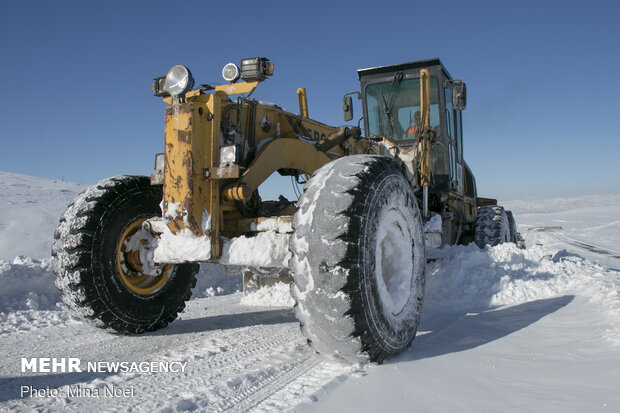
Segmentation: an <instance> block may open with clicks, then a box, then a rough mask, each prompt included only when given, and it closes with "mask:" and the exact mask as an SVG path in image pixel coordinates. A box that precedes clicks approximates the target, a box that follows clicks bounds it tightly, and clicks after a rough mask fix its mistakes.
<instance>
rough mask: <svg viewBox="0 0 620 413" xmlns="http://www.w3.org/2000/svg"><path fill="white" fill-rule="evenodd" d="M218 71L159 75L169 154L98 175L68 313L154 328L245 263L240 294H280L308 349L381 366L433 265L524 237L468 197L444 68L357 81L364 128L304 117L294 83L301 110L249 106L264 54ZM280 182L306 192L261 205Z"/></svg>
mask: <svg viewBox="0 0 620 413" xmlns="http://www.w3.org/2000/svg"><path fill="white" fill-rule="evenodd" d="M222 75H223V77H224V79H225V80H226V82H227V83H226V84H224V85H219V86H211V85H209V84H203V85H201V86H200V87H197V88H194V80H193V77H192V74H191V72H190V71H189V69H188V68H186V67H184V66H182V65H178V66H174V67H173V68H172V69H170V71H169V72H168V74H167V75H166V76H162V77H158V78H156V79H155V80H154V82H153V90H154V93H155V95H156V96H159V97H162V98H163V100H164V102H165V103H166V104H167V107H166V110H165V143H164V152H163V153H160V154H157V155H156V157H155V169H154V171H153V173H152V174H151V176H150V178H149V177H146V176H117V177H113V178H109V179H104V180H102V181H100V182H98V183H97V184H95V185H93V186H92V187H90V188H88V189H87V190H86V191H84V192H83V193H82V194H80V195H79V196H78V197H77V198H76V199H75V200H74V202H73V203H72V204H71V205H69V207H68V209H67V211H66V212H65V214H64V215H63V216H62V218H61V220H60V224H59V226H58V229H57V230H56V233H55V239H56V241H55V243H54V245H53V247H52V255H53V257H54V270H55V272H56V274H57V279H56V285H57V287H58V288H59V290H60V291H61V295H62V298H63V300H64V302H65V303H66V305H67V307H68V308H69V309H70V311H71V312H72V313H73V314H75V315H76V316H78V317H80V318H82V319H84V320H88V321H90V322H91V323H93V324H95V325H97V326H100V327H103V328H107V329H111V330H114V331H116V332H120V333H141V332H145V331H153V330H157V329H160V328H163V327H165V326H166V325H167V324H168V323H170V322H171V321H173V320H174V319H175V318H176V317H177V314H178V313H179V312H180V311H182V310H183V308H184V307H185V302H186V301H187V300H188V299H189V298H190V295H191V289H192V287H193V286H194V285H195V283H196V279H195V276H196V273H197V272H198V269H199V265H198V263H199V262H210V263H220V264H223V265H238V266H244V267H245V268H247V270H246V274H245V276H246V278H245V280H244V281H245V283H246V284H251V283H252V282H254V284H256V285H261V284H265V283H267V282H268V281H265V280H267V279H269V277H268V276H267V275H268V274H276V275H277V276H278V277H279V279H288V281H290V282H291V292H292V295H293V298H294V299H295V301H296V306H295V314H296V316H297V318H298V319H299V321H300V324H301V329H302V332H303V334H304V335H305V336H306V338H307V339H308V342H309V343H310V345H311V346H312V347H313V348H314V349H315V350H316V351H318V352H320V353H322V354H325V355H327V356H328V357H332V358H335V359H340V360H346V361H350V362H358V361H364V360H371V361H376V362H381V361H382V360H383V359H385V358H386V357H389V356H391V355H394V354H397V353H399V352H401V351H403V350H404V349H406V348H407V347H408V346H409V345H410V343H411V341H412V340H413V338H414V336H415V333H416V328H417V325H418V322H419V320H420V313H421V309H422V301H423V296H424V281H425V266H426V262H427V253H432V250H433V249H434V248H437V247H440V246H442V245H446V244H447V245H451V244H458V243H469V242H475V243H476V244H477V245H479V246H480V247H481V248H482V247H484V246H485V245H486V244H490V245H495V244H498V243H501V242H520V238H519V236H518V234H517V232H516V226H515V222H514V219H513V217H512V214H511V213H510V212H509V211H505V210H504V209H503V208H502V207H500V206H497V205H496V204H497V202H496V201H495V200H493V199H487V198H479V197H477V193H476V184H475V180H474V177H473V175H472V173H471V171H470V169H469V167H468V166H467V164H466V163H465V161H464V160H463V139H462V117H461V112H462V110H464V109H465V105H466V88H465V84H464V83H463V82H462V81H460V80H455V79H453V78H452V77H451V76H450V74H449V73H448V71H447V70H446V69H445V68H444V66H443V65H442V63H441V62H440V61H439V59H431V60H424V61H416V62H410V63H403V64H397V65H391V66H381V67H373V68H368V69H362V70H359V71H358V75H359V79H360V86H361V92H354V93H349V94H347V95H345V96H344V98H343V111H344V118H345V121H350V120H352V119H353V97H354V96H357V97H358V98H359V99H361V101H362V107H363V117H362V119H361V120H360V123H359V125H362V123H363V130H364V133H362V128H361V127H358V126H352V127H347V126H343V127H333V126H328V125H325V124H323V123H320V122H318V121H316V120H312V119H310V118H309V117H308V106H307V100H306V95H305V90H304V89H298V90H297V94H298V98H299V113H298V114H297V113H290V112H287V111H285V110H283V109H282V108H280V107H279V106H277V105H275V104H269V103H265V102H261V101H257V100H254V99H251V98H250V95H252V93H253V92H254V91H255V89H256V88H257V87H258V86H259V84H260V82H262V81H264V80H265V79H267V78H268V77H269V76H272V75H273V64H272V63H271V62H270V61H269V60H268V59H266V58H249V59H243V60H242V61H241V63H240V65H236V64H233V63H229V64H227V65H226V66H225V67H224V69H223V71H222ZM362 121H363V122H362ZM275 172H277V173H279V174H280V175H284V176H291V177H292V179H294V180H296V181H297V183H302V184H304V191H303V194H302V195H301V196H300V197H299V199H297V200H292V201H289V200H287V199H286V198H284V197H282V196H281V197H280V198H279V199H277V200H263V199H262V198H261V196H260V191H259V189H260V186H261V184H263V183H264V182H265V181H266V180H267V178H269V177H270V176H271V175H272V174H273V173H275ZM252 274H254V276H252ZM256 274H258V276H256Z"/></svg>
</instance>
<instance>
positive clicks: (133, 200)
mask: <svg viewBox="0 0 620 413" xmlns="http://www.w3.org/2000/svg"><path fill="white" fill-rule="evenodd" d="M161 199H162V189H161V187H156V186H151V185H150V182H149V179H148V178H147V177H143V176H119V177H114V178H109V179H104V180H102V181H100V182H98V183H97V184H95V185H93V186H91V187H90V188H88V189H87V190H86V191H84V192H83V193H81V194H80V195H78V197H77V198H76V199H75V201H74V202H73V203H72V204H71V205H69V207H68V208H67V211H66V212H65V213H64V215H63V216H62V217H61V219H60V224H59V226H58V228H57V229H56V232H55V234H54V238H55V239H56V241H55V242H54V245H53V246H52V256H53V257H54V264H53V268H54V272H55V273H56V276H57V277H56V287H57V288H58V289H59V290H60V293H61V297H62V299H63V301H64V302H65V304H66V305H67V307H68V309H69V310H70V312H71V313H72V314H73V315H74V316H76V317H77V318H79V319H82V320H86V321H89V322H90V323H91V324H94V325H96V326H98V327H102V328H109V329H113V330H115V331H117V332H119V333H142V332H145V331H154V330H158V329H160V328H163V327H165V326H166V325H167V324H168V323H170V322H171V321H173V320H174V319H175V318H176V317H177V314H178V313H179V312H180V311H182V310H183V309H184V308H185V302H186V301H187V300H189V298H190V296H191V289H192V287H194V285H195V284H196V277H195V275H196V273H197V272H198V270H199V266H198V264H193V263H192V264H178V265H170V264H168V265H157V264H155V263H153V262H152V245H151V244H150V241H152V236H151V235H150V234H149V233H147V232H145V231H143V230H142V229H141V223H142V222H143V221H144V220H146V219H148V218H151V217H155V216H160V215H161V211H160V209H159V203H160V202H161ZM149 254H150V256H149Z"/></svg>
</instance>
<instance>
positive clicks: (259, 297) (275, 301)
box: [241, 282, 295, 307]
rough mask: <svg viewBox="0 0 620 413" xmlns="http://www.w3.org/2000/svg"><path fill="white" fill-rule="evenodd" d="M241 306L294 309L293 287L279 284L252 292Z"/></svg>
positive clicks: (244, 298) (242, 301) (242, 300)
mask: <svg viewBox="0 0 620 413" xmlns="http://www.w3.org/2000/svg"><path fill="white" fill-rule="evenodd" d="M241 304H242V305H245V306H248V307H292V306H293V305H294V304H295V301H294V300H293V297H292V296H291V286H290V285H289V284H286V283H283V282H279V283H276V284H274V285H272V286H266V287H263V288H261V289H259V290H256V291H254V292H251V293H249V294H247V295H245V296H244V297H243V298H241Z"/></svg>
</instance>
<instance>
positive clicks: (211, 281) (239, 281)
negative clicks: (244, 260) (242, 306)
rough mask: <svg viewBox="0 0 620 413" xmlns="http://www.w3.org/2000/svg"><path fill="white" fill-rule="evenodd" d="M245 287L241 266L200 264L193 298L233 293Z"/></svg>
mask: <svg viewBox="0 0 620 413" xmlns="http://www.w3.org/2000/svg"><path fill="white" fill-rule="evenodd" d="M242 288H243V277H242V275H241V268H235V267H227V268H224V267H223V266H221V265H219V264H205V263H202V264H200V272H199V273H198V274H197V275H196V286H195V287H194V288H193V289H192V299H193V300H194V299H198V298H204V297H213V296H216V295H226V294H233V293H235V292H238V291H241V289H242Z"/></svg>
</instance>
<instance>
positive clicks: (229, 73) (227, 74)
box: [222, 63, 239, 83]
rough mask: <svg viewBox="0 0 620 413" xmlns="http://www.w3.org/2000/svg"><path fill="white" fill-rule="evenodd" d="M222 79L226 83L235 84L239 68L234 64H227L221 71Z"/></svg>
mask: <svg viewBox="0 0 620 413" xmlns="http://www.w3.org/2000/svg"><path fill="white" fill-rule="evenodd" d="M222 77H223V78H224V80H225V81H227V82H231V83H232V82H236V81H237V80H238V79H239V68H238V67H237V65H236V64H234V63H228V64H227V65H226V66H224V68H223V69H222Z"/></svg>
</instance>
